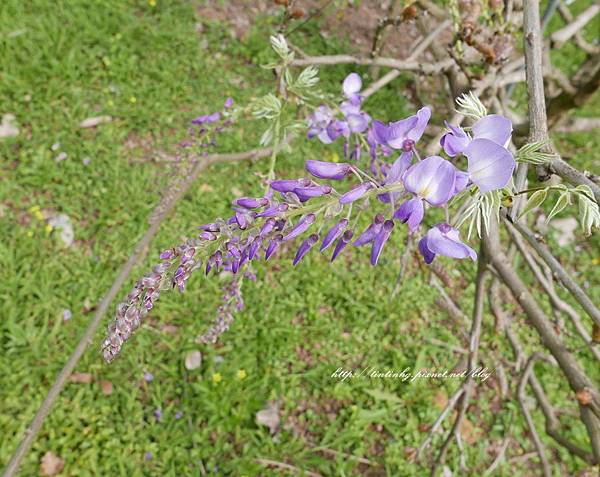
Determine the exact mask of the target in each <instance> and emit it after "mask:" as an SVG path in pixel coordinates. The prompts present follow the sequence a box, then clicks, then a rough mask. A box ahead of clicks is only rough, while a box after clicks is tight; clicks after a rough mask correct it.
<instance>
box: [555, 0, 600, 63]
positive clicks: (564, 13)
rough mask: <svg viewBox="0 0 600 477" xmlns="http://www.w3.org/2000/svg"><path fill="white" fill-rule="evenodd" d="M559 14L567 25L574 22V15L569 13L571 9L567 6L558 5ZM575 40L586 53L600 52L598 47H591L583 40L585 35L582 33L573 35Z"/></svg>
mask: <svg viewBox="0 0 600 477" xmlns="http://www.w3.org/2000/svg"><path fill="white" fill-rule="evenodd" d="M558 13H559V14H560V16H561V17H562V18H563V20H564V21H565V22H566V23H571V22H572V21H573V15H572V14H571V12H570V11H569V9H568V8H567V6H566V5H564V4H562V3H561V4H559V5H558ZM573 39H574V41H575V44H576V45H577V46H578V47H579V48H581V49H582V50H583V51H585V52H586V53H588V54H590V55H593V54H595V53H598V52H600V47H598V46H596V45H590V44H589V43H588V42H587V41H586V40H585V38H583V35H582V34H581V32H579V31H577V32H576V33H575V35H573Z"/></svg>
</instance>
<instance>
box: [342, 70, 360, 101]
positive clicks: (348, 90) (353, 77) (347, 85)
mask: <svg viewBox="0 0 600 477" xmlns="http://www.w3.org/2000/svg"><path fill="white" fill-rule="evenodd" d="M361 88H362V80H361V79H360V76H358V74H356V73H350V74H349V75H348V76H346V79H345V80H344V83H343V85H342V89H343V90H344V95H346V96H347V97H350V96H354V95H355V94H358V92H359V91H360V89H361Z"/></svg>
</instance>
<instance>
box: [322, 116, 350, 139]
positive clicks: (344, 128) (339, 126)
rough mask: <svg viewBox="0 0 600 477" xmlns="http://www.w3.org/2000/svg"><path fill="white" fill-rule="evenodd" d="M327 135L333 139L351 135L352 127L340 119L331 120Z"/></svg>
mask: <svg viewBox="0 0 600 477" xmlns="http://www.w3.org/2000/svg"><path fill="white" fill-rule="evenodd" d="M327 136H328V137H329V139H330V140H331V141H335V140H336V139H337V138H338V137H340V136H344V137H348V136H350V128H349V127H348V123H347V122H346V121H341V120H339V119H336V120H335V121H331V123H330V124H329V126H327ZM319 138H320V136H319Z"/></svg>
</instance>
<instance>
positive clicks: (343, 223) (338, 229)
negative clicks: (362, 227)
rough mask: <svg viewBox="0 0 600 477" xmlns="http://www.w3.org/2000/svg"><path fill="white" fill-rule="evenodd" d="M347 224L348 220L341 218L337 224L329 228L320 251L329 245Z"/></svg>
mask: <svg viewBox="0 0 600 477" xmlns="http://www.w3.org/2000/svg"><path fill="white" fill-rule="evenodd" d="M347 226H348V220H346V219H342V220H340V221H339V222H338V223H337V224H335V225H334V226H333V227H331V228H330V229H329V232H327V235H325V238H324V239H323V243H322V244H321V248H320V251H321V252H322V251H323V250H325V249H326V248H327V247H329V246H330V245H331V244H332V243H333V242H334V241H335V240H336V239H337V238H338V237H339V236H340V235H342V233H343V232H344V229H345V228H346V227H347Z"/></svg>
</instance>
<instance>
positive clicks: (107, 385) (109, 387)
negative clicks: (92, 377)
mask: <svg viewBox="0 0 600 477" xmlns="http://www.w3.org/2000/svg"><path fill="white" fill-rule="evenodd" d="M98 384H99V385H100V389H102V394H104V395H105V396H110V395H111V394H112V392H113V384H112V383H111V382H110V381H107V380H105V379H102V380H101V381H99V382H98Z"/></svg>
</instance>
